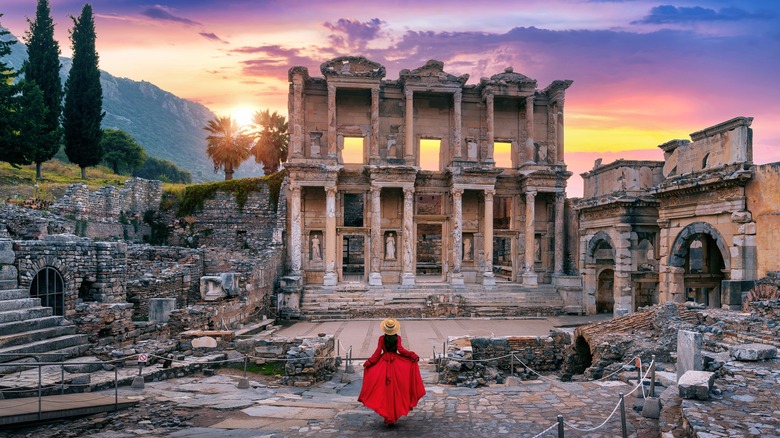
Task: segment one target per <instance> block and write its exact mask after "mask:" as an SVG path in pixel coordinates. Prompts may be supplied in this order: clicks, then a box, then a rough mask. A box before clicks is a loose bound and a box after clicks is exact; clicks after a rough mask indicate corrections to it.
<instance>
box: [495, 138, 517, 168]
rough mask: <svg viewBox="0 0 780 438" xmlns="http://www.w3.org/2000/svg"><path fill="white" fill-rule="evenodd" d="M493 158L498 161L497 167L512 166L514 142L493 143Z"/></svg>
mask: <svg viewBox="0 0 780 438" xmlns="http://www.w3.org/2000/svg"><path fill="white" fill-rule="evenodd" d="M493 159H494V160H495V161H496V167H501V168H511V167H513V166H512V143H509V142H504V141H497V142H494V143H493Z"/></svg>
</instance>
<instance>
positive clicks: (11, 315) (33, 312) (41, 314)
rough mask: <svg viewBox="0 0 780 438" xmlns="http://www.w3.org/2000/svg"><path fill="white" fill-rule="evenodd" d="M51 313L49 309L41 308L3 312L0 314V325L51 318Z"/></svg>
mask: <svg viewBox="0 0 780 438" xmlns="http://www.w3.org/2000/svg"><path fill="white" fill-rule="evenodd" d="M53 312H54V311H53V310H52V308H51V307H41V306H38V307H30V308H27V309H16V310H6V311H5V312H0V323H6V322H13V321H22V320H25V319H34V318H45V317H47V316H52V314H53Z"/></svg>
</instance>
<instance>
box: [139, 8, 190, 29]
mask: <svg viewBox="0 0 780 438" xmlns="http://www.w3.org/2000/svg"><path fill="white" fill-rule="evenodd" d="M141 15H143V16H145V17H148V18H152V19H154V20H161V21H173V22H176V23H182V24H186V25H188V26H198V25H200V23H198V22H197V21H192V20H190V19H187V18H184V17H177V16H175V15H173V14H172V13H171V11H170V9H168V8H166V7H165V6H161V5H154V6H152V7H149V8H146V9H144V10H143V11H142V12H141Z"/></svg>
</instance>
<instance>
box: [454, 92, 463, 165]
mask: <svg viewBox="0 0 780 438" xmlns="http://www.w3.org/2000/svg"><path fill="white" fill-rule="evenodd" d="M462 101H463V92H461V91H456V92H455V94H453V95H452V106H453V113H454V114H453V118H454V120H453V125H454V126H453V130H452V135H453V137H454V138H453V139H452V152H453V153H452V157H453V158H455V159H460V157H461V155H462V154H463V146H462V144H461V142H462V139H461V137H462V134H461V130H462V125H463V122H462V119H463V116H462V111H461V103H462Z"/></svg>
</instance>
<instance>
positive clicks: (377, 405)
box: [358, 318, 425, 425]
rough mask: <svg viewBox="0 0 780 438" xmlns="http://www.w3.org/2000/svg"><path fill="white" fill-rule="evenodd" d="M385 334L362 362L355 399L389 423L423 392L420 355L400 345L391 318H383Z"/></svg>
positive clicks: (395, 327)
mask: <svg viewBox="0 0 780 438" xmlns="http://www.w3.org/2000/svg"><path fill="white" fill-rule="evenodd" d="M380 326H381V327H382V331H383V332H384V333H385V334H384V335H382V336H380V337H379V343H378V345H377V347H376V351H374V354H373V355H372V356H371V357H370V358H368V360H366V361H365V362H364V363H363V367H364V368H365V371H364V372H363V387H362V388H361V390H360V397H358V401H359V402H361V403H363V404H364V405H366V407H367V408H371V409H373V410H374V411H376V413H377V414H379V415H381V416H382V417H384V419H385V424H388V425H392V424H395V422H396V421H397V420H398V418H399V417H402V416H404V415H406V414H408V413H409V411H411V410H412V408H414V407H415V406H417V402H418V401H419V400H420V399H421V398H422V396H424V395H425V386H423V382H422V377H421V376H420V367H419V366H418V365H417V362H418V361H419V360H420V357H419V356H417V354H415V353H414V352H413V351H409V350H407V349H405V348H404V347H403V346H402V345H401V337H400V336H398V330H399V329H400V328H401V324H400V323H399V322H398V321H396V320H395V319H393V318H388V319H386V320H384V321H382V324H381V325H380Z"/></svg>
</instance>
